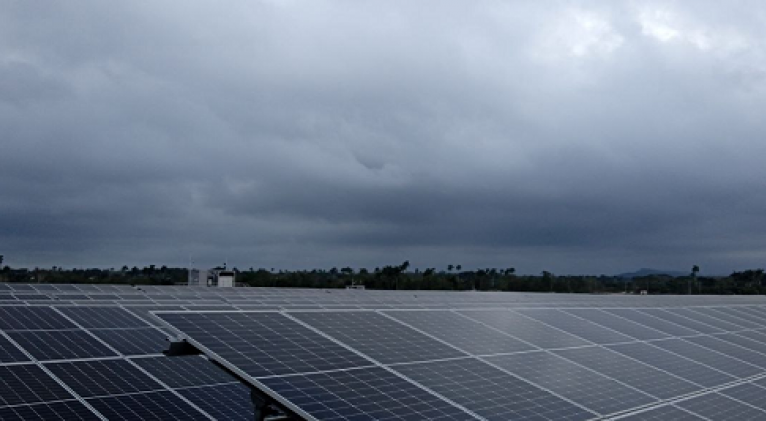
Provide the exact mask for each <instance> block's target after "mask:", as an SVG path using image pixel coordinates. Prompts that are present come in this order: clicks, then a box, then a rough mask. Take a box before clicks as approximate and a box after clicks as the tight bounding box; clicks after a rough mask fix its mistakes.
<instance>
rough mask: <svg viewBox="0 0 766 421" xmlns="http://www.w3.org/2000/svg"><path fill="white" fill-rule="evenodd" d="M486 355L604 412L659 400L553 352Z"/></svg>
mask: <svg viewBox="0 0 766 421" xmlns="http://www.w3.org/2000/svg"><path fill="white" fill-rule="evenodd" d="M485 359H486V360H487V361H489V362H491V363H492V364H495V365H497V366H499V367H501V368H503V369H505V370H507V371H509V372H511V373H513V374H515V375H517V376H519V377H521V378H523V379H525V380H528V381H530V382H531V383H533V384H536V385H539V386H542V387H543V388H545V389H547V390H550V391H552V392H555V393H557V394H559V395H561V396H563V397H565V398H567V399H570V400H572V401H574V402H578V403H580V404H582V405H583V406H585V407H586V408H588V409H590V410H592V411H593V412H596V413H598V414H599V415H602V416H603V415H609V414H613V413H616V412H620V411H625V410H628V409H631V408H636V407H640V406H643V405H647V404H651V403H655V402H657V399H656V398H653V397H651V396H649V395H647V394H646V393H643V392H641V391H639V390H637V389H635V388H632V387H630V386H627V385H625V384H623V383H620V382H618V381H616V380H614V379H611V378H609V377H606V376H604V375H601V374H599V373H597V372H595V371H592V370H588V369H586V368H584V367H582V366H580V365H577V364H575V363H573V362H571V361H569V360H566V359H564V358H561V357H559V356H557V355H555V354H552V353H549V352H528V353H522V354H514V355H502V356H495V357H488V358H485Z"/></svg>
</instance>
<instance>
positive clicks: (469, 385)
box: [395, 358, 595, 420]
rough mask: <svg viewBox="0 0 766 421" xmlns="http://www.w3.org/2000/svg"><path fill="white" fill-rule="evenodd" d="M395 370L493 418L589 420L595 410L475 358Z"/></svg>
mask: <svg viewBox="0 0 766 421" xmlns="http://www.w3.org/2000/svg"><path fill="white" fill-rule="evenodd" d="M395 370H396V371H398V372H400V373H402V374H404V375H405V376H406V377H408V378H410V379H412V380H414V381H416V382H417V383H420V384H422V385H423V386H425V387H427V388H428V389H431V390H433V391H435V392H436V393H438V394H440V395H442V396H444V397H446V398H447V399H450V400H452V401H453V402H456V403H458V404H460V405H462V406H464V407H465V408H467V409H469V410H470V411H473V412H474V413H476V414H478V415H480V416H482V417H484V418H486V419H489V420H527V419H529V420H538V419H539V420H543V419H549V420H554V419H555V420H586V419H591V418H593V417H594V416H595V414H594V413H592V412H590V411H588V410H586V409H584V408H581V407H579V406H576V405H574V404H572V403H570V402H569V401H567V400H564V399H562V398H559V397H557V396H555V395H553V394H551V393H550V392H548V391H545V390H543V389H540V388H539V387H536V386H534V385H532V384H530V383H528V382H526V381H523V380H520V379H518V378H516V377H514V376H512V375H510V374H507V373H505V372H503V371H501V370H498V369H497V368H495V367H492V366H491V365H488V364H485V363H484V362H481V361H478V360H476V359H473V358H467V359H460V360H451V361H437V362H429V363H419V364H407V365H399V366H396V367H395Z"/></svg>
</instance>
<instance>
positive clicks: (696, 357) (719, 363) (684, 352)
mask: <svg viewBox="0 0 766 421" xmlns="http://www.w3.org/2000/svg"><path fill="white" fill-rule="evenodd" d="M652 345H654V346H656V347H658V348H662V349H664V350H666V351H670V352H672V353H674V354H677V355H681V356H683V357H686V358H688V359H690V360H693V361H697V362H698V363H701V364H704V365H707V366H710V367H715V368H718V369H719V370H721V371H723V372H725V373H727V374H729V375H731V376H734V377H738V378H746V377H751V376H755V375H757V374H760V373H762V372H763V369H762V368H760V367H758V366H756V365H753V364H752V363H748V362H745V361H743V360H740V359H736V358H732V357H731V356H729V355H726V354H725V353H721V352H717V351H714V350H712V349H710V348H706V347H704V346H701V345H697V344H694V343H691V342H689V341H685V340H682V339H668V340H664V341H655V342H652Z"/></svg>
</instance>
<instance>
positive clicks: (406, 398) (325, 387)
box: [261, 367, 476, 421]
mask: <svg viewBox="0 0 766 421" xmlns="http://www.w3.org/2000/svg"><path fill="white" fill-rule="evenodd" d="M261 382H262V383H263V384H264V385H265V386H266V387H268V388H269V389H270V390H272V391H274V392H276V393H278V394H279V395H280V396H283V397H284V398H285V399H287V400H288V401H290V402H292V403H294V405H296V406H297V407H298V408H299V409H300V410H302V411H303V412H304V413H305V414H307V415H309V416H312V417H314V418H316V419H320V420H361V419H368V420H374V419H380V420H384V419H392V420H393V419H412V420H426V419H438V420H445V421H447V420H456V421H457V420H474V419H476V418H475V417H473V416H471V415H470V414H468V413H466V412H464V411H463V410H461V409H460V408H458V407H456V406H454V405H451V404H450V403H448V402H446V401H444V400H442V399H440V398H438V397H436V396H434V395H433V394H431V393H429V392H427V391H425V390H423V389H421V388H419V387H417V386H416V385H414V384H412V383H411V382H408V381H406V380H404V379H402V378H400V377H398V376H396V375H395V374H392V373H390V372H389V371H386V370H384V369H382V368H379V367H370V368H361V369H354V370H343V371H334V372H326V373H315V374H305V375H292V376H283V377H271V378H265V379H262V380H261ZM411 403H412V404H411Z"/></svg>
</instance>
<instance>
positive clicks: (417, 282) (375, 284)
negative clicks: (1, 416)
mask: <svg viewBox="0 0 766 421" xmlns="http://www.w3.org/2000/svg"><path fill="white" fill-rule="evenodd" d="M0 259H2V256H0ZM0 264H2V260H0ZM216 269H224V267H223V266H220V267H217V268H216ZM231 270H233V271H234V272H235V273H236V279H237V283H239V284H242V285H243V286H251V287H284V288H345V287H349V286H352V285H364V287H365V288H368V289H388V290H451V291H467V290H477V291H519V292H555V293H641V291H646V292H647V293H649V294H766V276H765V275H764V270H763V269H748V270H745V271H741V272H733V273H731V274H730V275H728V276H718V277H705V276H698V273H699V267H697V266H696V265H695V266H694V267H693V268H692V271H691V272H690V274H689V275H687V276H670V275H649V276H642V277H636V278H632V279H628V278H621V277H617V276H607V275H555V274H554V273H552V272H550V271H542V272H541V273H540V274H536V275H519V274H517V273H516V269H515V268H514V267H506V268H480V269H474V270H463V267H462V266H461V265H459V264H449V265H447V266H445V267H444V268H442V269H438V268H433V267H431V268H425V269H420V268H414V269H413V268H412V267H411V265H410V262H409V261H405V262H403V263H401V264H398V265H386V266H381V267H376V268H374V269H367V268H358V269H355V268H352V267H350V266H344V267H340V268H338V267H332V268H330V269H311V270H293V271H289V270H275V269H273V268H270V269H269V268H257V269H256V268H252V267H251V268H248V269H239V268H232V269H231ZM187 280H188V269H187V268H178V267H168V266H164V265H162V266H156V265H148V266H144V267H141V268H139V267H137V266H132V267H129V266H127V265H125V266H123V267H122V268H109V269H103V268H89V269H78V268H72V269H64V268H61V267H56V266H54V267H52V268H34V269H27V268H11V267H9V266H7V265H6V266H3V267H2V269H0V282H23V283H67V284H78V283H95V284H99V283H100V284H133V285H184V284H186V283H187Z"/></svg>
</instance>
